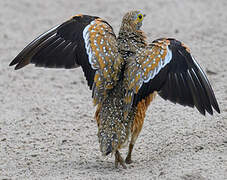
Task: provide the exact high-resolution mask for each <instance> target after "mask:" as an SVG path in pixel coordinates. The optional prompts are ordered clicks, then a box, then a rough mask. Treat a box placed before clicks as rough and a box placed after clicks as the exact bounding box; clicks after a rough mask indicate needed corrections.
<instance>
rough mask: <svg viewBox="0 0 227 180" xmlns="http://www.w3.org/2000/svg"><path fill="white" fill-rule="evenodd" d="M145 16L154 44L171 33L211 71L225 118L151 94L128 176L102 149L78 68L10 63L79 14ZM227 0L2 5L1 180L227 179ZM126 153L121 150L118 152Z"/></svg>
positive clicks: (22, 0)
mask: <svg viewBox="0 0 227 180" xmlns="http://www.w3.org/2000/svg"><path fill="white" fill-rule="evenodd" d="M132 9H139V10H142V11H143V12H144V13H145V14H147V16H146V18H145V20H144V25H143V28H142V29H143V30H144V31H145V32H146V33H147V35H148V36H149V39H150V41H151V40H153V39H156V38H160V37H175V38H177V39H179V40H181V41H183V42H184V43H185V44H186V45H188V46H189V47H190V48H191V50H192V53H193V55H194V56H195V57H196V59H197V60H198V62H199V63H200V64H201V66H202V67H203V68H204V70H206V71H208V72H209V73H208V74H207V75H208V78H209V80H210V82H211V85H212V87H213V89H214V91H215V94H216V97H217V100H218V102H219V105H220V109H221V114H220V115H219V114H217V113H214V116H210V115H207V116H206V117H203V116H202V115H200V114H199V112H198V111H197V110H196V109H190V108H186V107H181V106H180V105H174V104H172V103H170V102H168V101H164V100H162V99H161V98H160V97H157V98H156V100H155V101H154V102H153V104H152V105H151V106H150V108H149V110H148V112H147V116H146V119H145V123H144V128H143V130H142V133H141V135H140V137H139V139H138V141H137V143H136V145H135V149H134V152H133V157H132V158H133V160H134V163H133V164H131V165H129V166H128V169H127V170H123V169H121V168H120V169H115V168H114V157H109V158H106V159H104V158H103V157H102V156H101V153H100V151H99V144H98V139H97V136H96V134H97V127H96V122H95V121H94V120H93V115H94V112H95V108H94V107H93V105H92V99H91V92H90V90H89V89H88V86H87V85H86V81H85V78H84V77H83V74H82V71H81V69H80V68H79V69H76V70H53V69H51V70H48V69H43V68H34V66H32V65H30V66H27V67H26V68H24V69H22V70H19V71H14V70H13V68H10V67H8V64H9V63H10V61H11V60H12V59H13V58H14V57H15V56H16V55H17V54H18V53H19V52H20V51H21V50H22V49H23V48H24V47H25V46H26V45H27V44H28V43H29V42H30V41H31V40H33V39H34V38H35V37H37V36H38V35H40V34H41V33H43V32H44V31H46V30H48V29H49V28H51V27H53V26H54V25H57V24H59V23H62V22H63V21H65V20H66V19H67V18H69V17H71V16H73V15H75V14H78V13H83V14H89V15H96V16H100V17H102V18H104V19H105V20H107V21H108V22H109V23H110V24H111V25H112V26H113V28H114V29H115V33H118V30H119V26H120V23H121V19H122V16H123V15H124V14H125V13H126V12H127V11H129V10H132ZM226 9H227V1H226V0H217V1H214V0H203V1H202V0H147V1H143V0H132V1H123V0H118V1H113V0H108V1H107V0H106V1H100V0H93V1H88V0H68V1H66V0H46V1H44V0H36V1H35V0H34V1H31V0H18V1H12V0H1V1H0V179H96V178H97V179H171V180H176V179H183V180H192V179H195V180H197V179H198V180H207V179H217V180H224V179H227V11H226ZM122 153H123V155H124V156H125V154H126V150H123V151H122Z"/></svg>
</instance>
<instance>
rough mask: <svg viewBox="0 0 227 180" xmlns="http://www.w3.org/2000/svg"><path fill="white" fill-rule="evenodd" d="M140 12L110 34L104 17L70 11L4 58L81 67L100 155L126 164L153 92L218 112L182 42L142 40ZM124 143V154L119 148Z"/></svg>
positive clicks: (202, 110) (16, 62)
mask: <svg viewBox="0 0 227 180" xmlns="http://www.w3.org/2000/svg"><path fill="white" fill-rule="evenodd" d="M144 17H145V15H144V14H143V13H141V12H140V11H130V12H128V13H126V14H125V16H124V17H123V20H122V24H121V27H120V31H119V35H118V36H117V37H116V35H115V33H114V31H113V28H112V27H111V26H110V24H109V23H108V22H106V21H105V20H103V19H101V18H99V17H95V16H89V15H82V14H79V15H76V16H74V17H72V18H71V19H69V20H68V21H66V22H64V23H63V24H61V25H59V26H56V27H54V28H52V29H50V30H49V31H47V32H45V33H44V34H42V35H41V36H39V37H38V38H36V39H35V40H34V41H32V42H31V43H30V44H29V45H27V46H26V47H25V48H24V49H23V50H22V51H21V52H20V53H19V54H18V55H17V56H16V57H15V59H14V60H13V61H12V62H11V63H10V66H12V65H16V67H15V69H20V68H22V67H24V66H26V65H27V64H29V63H33V64H35V65H36V66H40V67H49V68H77V67H79V66H81V67H82V70H83V72H84V75H85V77H86V79H87V82H88V86H89V87H90V89H92V97H93V100H94V105H97V110H96V113H95V119H96V121H97V125H98V139H99V144H100V151H101V153H102V155H104V156H106V155H108V154H111V153H112V154H114V155H115V166H116V167H117V166H118V164H119V163H120V164H121V165H122V166H123V168H126V165H125V162H126V163H131V162H132V160H131V154H132V150H133V147H134V144H135V142H136V139H137V138H138V135H139V133H140V131H141V129H142V126H143V122H144V118H145V114H146V110H147V108H148V106H149V104H150V102H151V101H152V100H153V99H154V97H155V96H156V94H159V95H160V96H161V97H162V98H164V99H166V100H170V101H171V102H173V103H179V104H181V105H184V106H190V107H194V106H195V107H196V108H197V109H198V110H199V112H200V113H201V114H203V115H205V113H206V112H208V113H209V114H211V115H212V114H213V109H215V110H216V111H217V112H218V113H220V110H219V107H218V103H217V100H216V98H215V95H214V92H213V90H212V88H211V86H210V83H209V81H208V79H207V77H206V75H205V73H204V72H203V70H202V69H201V67H200V66H199V64H198V63H197V61H196V60H195V59H194V57H193V56H192V55H191V51H190V49H189V48H188V47H187V46H186V45H184V44H183V43H182V42H180V41H178V40H175V39H171V38H161V39H157V40H155V41H153V42H152V43H148V42H147V38H146V35H145V33H144V32H143V31H142V30H141V26H142V22H143V19H144ZM128 141H130V143H129V151H128V155H127V157H126V159H125V161H124V160H123V158H122V157H121V154H120V152H119V150H120V149H121V148H122V147H124V146H125V145H127V144H128Z"/></svg>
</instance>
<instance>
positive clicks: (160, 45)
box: [125, 39, 220, 115]
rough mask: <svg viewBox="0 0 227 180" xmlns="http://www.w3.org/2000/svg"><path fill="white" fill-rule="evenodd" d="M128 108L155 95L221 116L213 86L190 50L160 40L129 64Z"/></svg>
mask: <svg viewBox="0 0 227 180" xmlns="http://www.w3.org/2000/svg"><path fill="white" fill-rule="evenodd" d="M125 77H126V78H125V84H126V87H127V88H126V89H127V93H126V97H125V101H126V103H127V104H128V107H130V106H131V105H137V104H138V102H140V101H141V100H142V99H144V98H146V97H147V96H149V95H150V94H151V93H153V92H154V91H157V92H158V94H159V95H160V96H161V97H162V98H164V99H165V100H167V99H168V100H170V101H172V102H174V103H179V104H181V105H184V106H190V107H194V106H195V107H196V108H197V109H198V110H199V112H200V113H202V114H203V115H205V112H206V111H207V112H208V113H209V114H213V109H212V107H213V108H214V109H215V110H216V111H217V112H218V113H220V110H219V107H218V103H217V100H216V98H215V95H214V92H213V90H212V88H211V85H210V83H209V81H208V79H207V77H206V75H205V73H204V72H203V70H202V69H201V67H200V66H199V64H198V63H197V62H196V60H195V59H194V58H193V56H192V55H191V53H190V50H189V49H188V48H187V47H186V46H185V45H184V44H183V43H181V42H179V41H177V40H175V39H158V40H155V41H153V42H152V43H151V44H150V45H149V46H147V47H146V49H144V50H142V51H140V52H139V53H138V54H137V55H136V57H134V58H133V59H129V60H128V64H127V67H126V71H125Z"/></svg>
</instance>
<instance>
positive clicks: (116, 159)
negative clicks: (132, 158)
mask: <svg viewBox="0 0 227 180" xmlns="http://www.w3.org/2000/svg"><path fill="white" fill-rule="evenodd" d="M119 163H120V165H122V167H123V168H124V169H127V167H126V165H125V161H124V159H123V158H122V157H121V154H120V152H119V151H118V150H117V151H116V153H115V167H116V168H118V164H119Z"/></svg>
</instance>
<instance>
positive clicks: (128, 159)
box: [125, 156, 133, 164]
mask: <svg viewBox="0 0 227 180" xmlns="http://www.w3.org/2000/svg"><path fill="white" fill-rule="evenodd" d="M132 162H133V161H132V159H131V156H127V157H126V159H125V163H126V164H131V163H132Z"/></svg>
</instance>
